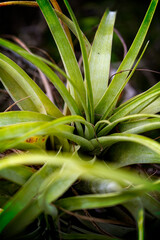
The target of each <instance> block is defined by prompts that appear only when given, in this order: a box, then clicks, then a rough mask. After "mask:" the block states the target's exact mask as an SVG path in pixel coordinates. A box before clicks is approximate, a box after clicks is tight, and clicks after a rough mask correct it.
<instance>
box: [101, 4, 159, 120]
mask: <svg viewBox="0 0 160 240" xmlns="http://www.w3.org/2000/svg"><path fill="white" fill-rule="evenodd" d="M157 4H158V0H152V1H151V4H150V6H149V8H148V11H147V13H146V15H145V17H144V20H143V22H142V24H141V27H140V29H139V31H138V33H137V35H136V37H135V39H134V41H133V43H132V45H131V47H130V49H129V51H128V53H127V55H126V56H125V58H124V60H123V61H122V63H121V65H120V67H119V68H118V70H117V72H120V71H123V70H126V69H131V68H132V66H133V63H134V61H135V59H136V57H137V55H138V53H139V51H140V49H141V46H142V44H143V42H144V39H145V36H146V34H147V31H148V28H149V26H150V23H151V20H152V17H153V15H154V12H155V9H156V6H157ZM127 76H128V72H125V71H124V72H122V73H121V74H120V75H119V74H117V75H115V77H114V78H113V80H112V82H111V84H110V85H109V87H108V89H107V91H106V92H105V94H104V96H103V98H102V99H101V101H100V102H99V103H98V105H97V107H96V113H97V114H100V115H104V116H105V117H106V116H107V115H108V114H109V112H110V111H111V110H112V108H113V107H114V106H113V103H114V101H115V100H117V93H118V95H119V94H120V92H119V89H121V87H122V86H124V83H125V81H126V78H127ZM104 106H105V107H104Z"/></svg>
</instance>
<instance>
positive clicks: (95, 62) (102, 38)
mask: <svg viewBox="0 0 160 240" xmlns="http://www.w3.org/2000/svg"><path fill="white" fill-rule="evenodd" d="M115 17H116V13H115V12H109V11H108V10H107V11H106V12H105V13H104V15H103V18H102V20H101V22H100V25H99V27H98V30H97V32H96V35H95V38H94V41H93V45H92V48H91V52H90V56H89V66H90V74H91V83H92V90H93V100H94V106H95V105H96V104H97V103H98V102H99V100H100V99H101V97H102V96H103V94H104V93H105V91H106V89H107V87H108V79H109V71H110V61H111V48H112V38H113V28H114V22H115Z"/></svg>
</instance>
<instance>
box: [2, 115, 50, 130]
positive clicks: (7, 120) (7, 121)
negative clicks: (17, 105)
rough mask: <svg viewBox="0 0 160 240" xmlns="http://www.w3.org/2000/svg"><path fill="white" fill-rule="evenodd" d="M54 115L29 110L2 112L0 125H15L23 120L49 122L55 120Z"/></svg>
mask: <svg viewBox="0 0 160 240" xmlns="http://www.w3.org/2000/svg"><path fill="white" fill-rule="evenodd" d="M53 119H54V118H53V117H51V116H48V115H45V114H40V113H37V112H29V111H13V112H1V113H0V127H3V126H8V125H13V124H16V123H23V122H38V121H39V122H43V121H44V122H49V121H53Z"/></svg>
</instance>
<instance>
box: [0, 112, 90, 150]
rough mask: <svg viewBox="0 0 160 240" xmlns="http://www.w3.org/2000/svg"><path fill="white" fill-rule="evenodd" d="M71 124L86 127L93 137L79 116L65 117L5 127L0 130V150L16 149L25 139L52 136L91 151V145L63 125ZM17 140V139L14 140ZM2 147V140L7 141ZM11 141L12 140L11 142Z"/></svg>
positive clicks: (88, 124) (85, 122) (71, 128)
mask: <svg viewBox="0 0 160 240" xmlns="http://www.w3.org/2000/svg"><path fill="white" fill-rule="evenodd" d="M71 122H80V123H83V124H85V125H86V127H87V128H88V129H89V131H90V132H91V133H92V134H93V135H94V130H93V127H92V126H91V125H90V123H88V122H87V121H85V120H84V119H83V118H82V117H80V116H74V115H73V116H66V117H62V118H59V119H56V120H53V121H50V122H46V123H44V122H34V123H32V122H31V123H19V124H14V125H11V126H6V127H3V128H2V129H0V140H1V142H0V149H1V151H4V150H6V149H9V148H13V147H16V146H17V144H20V143H22V142H23V141H25V140H26V139H27V138H29V137H32V136H36V135H54V136H59V137H64V138H66V139H70V140H71V141H74V142H75V143H77V144H79V145H80V146H81V147H83V148H84V149H88V150H93V146H92V144H91V143H90V142H89V141H88V140H87V139H85V138H82V137H80V136H78V135H75V134H73V133H72V132H73V127H71V126H67V125H64V124H67V123H71ZM15 138H17V139H15ZM9 139H11V141H8V143H7V142H6V144H5V145H4V142H3V141H4V140H9ZM12 139H13V140H12Z"/></svg>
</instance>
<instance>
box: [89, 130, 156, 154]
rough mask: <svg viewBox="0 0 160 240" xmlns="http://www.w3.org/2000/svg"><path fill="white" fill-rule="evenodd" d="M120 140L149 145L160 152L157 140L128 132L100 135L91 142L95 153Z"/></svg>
mask: <svg viewBox="0 0 160 240" xmlns="http://www.w3.org/2000/svg"><path fill="white" fill-rule="evenodd" d="M118 142H133V143H139V144H141V145H143V146H146V147H148V148H149V149H150V150H153V151H154V152H155V153H157V154H160V144H159V143H157V142H156V141H154V140H152V139H150V138H148V137H144V136H139V135H136V134H129V133H128V134H127V133H115V134H112V135H110V136H106V137H99V138H97V139H93V140H91V143H92V144H93V146H94V147H95V149H94V153H96V152H97V150H98V152H99V150H100V149H102V148H106V147H109V146H111V145H113V144H115V143H118Z"/></svg>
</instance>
